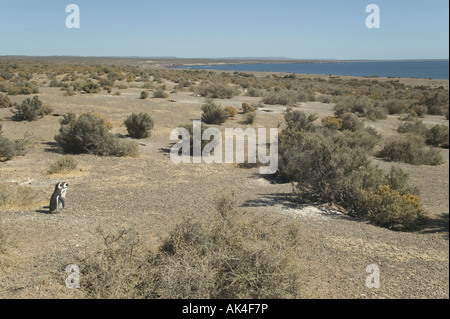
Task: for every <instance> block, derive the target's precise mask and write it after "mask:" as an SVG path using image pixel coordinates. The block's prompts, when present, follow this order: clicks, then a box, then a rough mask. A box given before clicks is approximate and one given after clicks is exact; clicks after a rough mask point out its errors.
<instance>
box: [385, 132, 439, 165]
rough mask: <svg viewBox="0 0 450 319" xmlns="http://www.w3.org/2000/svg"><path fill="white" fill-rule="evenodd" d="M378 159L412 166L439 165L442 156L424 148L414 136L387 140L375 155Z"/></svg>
mask: <svg viewBox="0 0 450 319" xmlns="http://www.w3.org/2000/svg"><path fill="white" fill-rule="evenodd" d="M376 155H377V156H378V157H380V158H384V159H386V160H392V161H396V162H403V163H408V164H413V165H439V164H442V163H443V159H442V156H441V155H440V154H439V152H438V151H436V150H435V149H432V148H429V147H426V146H425V144H424V139H423V138H421V137H420V136H417V135H414V134H403V135H401V136H394V137H391V138H389V139H388V140H387V141H386V142H385V143H384V146H383V148H382V149H381V150H380V151H379V152H378V153H377V154H376Z"/></svg>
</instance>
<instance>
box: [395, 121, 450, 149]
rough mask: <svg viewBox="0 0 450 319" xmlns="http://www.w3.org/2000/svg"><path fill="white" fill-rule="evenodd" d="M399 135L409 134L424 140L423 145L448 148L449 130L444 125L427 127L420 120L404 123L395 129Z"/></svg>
mask: <svg viewBox="0 0 450 319" xmlns="http://www.w3.org/2000/svg"><path fill="white" fill-rule="evenodd" d="M397 131H398V132H399V133H411V134H415V135H418V136H420V137H422V138H424V139H425V143H426V144H428V145H431V146H436V147H439V146H440V147H444V148H448V144H449V128H448V126H445V125H435V126H432V127H429V126H427V125H425V124H424V123H423V121H421V120H416V121H413V122H405V123H404V124H402V125H400V126H399V127H398V129H397Z"/></svg>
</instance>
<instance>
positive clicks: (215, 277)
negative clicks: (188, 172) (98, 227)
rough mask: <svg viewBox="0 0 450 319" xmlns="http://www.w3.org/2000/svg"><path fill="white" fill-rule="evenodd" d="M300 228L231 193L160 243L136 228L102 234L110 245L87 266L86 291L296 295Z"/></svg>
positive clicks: (96, 294) (99, 294) (106, 294)
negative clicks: (245, 206)
mask: <svg viewBox="0 0 450 319" xmlns="http://www.w3.org/2000/svg"><path fill="white" fill-rule="evenodd" d="M297 227H298V226H297V225H296V224H295V222H294V221H287V220H285V219H282V218H277V217H274V216H269V215H262V216H261V215H256V214H253V213H244V212H241V211H238V210H237V209H236V208H235V203H234V201H233V199H232V198H224V199H221V200H219V202H218V203H217V211H216V212H215V213H214V215H213V216H211V217H209V218H206V217H202V218H200V217H198V218H189V219H186V220H184V221H183V222H181V223H180V224H178V225H177V226H176V227H175V228H174V229H173V230H172V231H171V232H170V233H169V235H168V236H167V237H166V238H165V239H163V240H162V243H161V244H160V245H158V247H150V249H149V247H148V246H147V247H139V245H138V243H139V241H138V237H137V236H136V234H133V233H131V232H129V231H121V232H119V233H117V234H114V235H106V234H103V235H102V236H103V239H104V244H105V249H104V250H103V251H101V252H99V253H97V254H95V255H92V256H90V257H88V258H87V259H84V260H82V261H81V263H80V265H81V273H82V274H83V280H82V282H81V285H82V287H81V289H82V290H83V291H84V292H86V294H87V296H88V297H90V298H163V299H185V298H188V299H219V298H226V299H242V298H249V299H250V298H251V299H258V298H279V299H281V298H296V297H299V296H300V293H301V290H300V287H301V282H302V272H301V269H300V267H299V263H298V261H299V255H298V252H299V250H298V245H299V239H298V228H297ZM149 250H150V252H148V251H149Z"/></svg>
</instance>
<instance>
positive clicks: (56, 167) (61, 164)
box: [47, 156, 78, 174]
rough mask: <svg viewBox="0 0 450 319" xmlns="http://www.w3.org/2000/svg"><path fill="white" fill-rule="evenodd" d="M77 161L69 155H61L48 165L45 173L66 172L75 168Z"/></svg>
mask: <svg viewBox="0 0 450 319" xmlns="http://www.w3.org/2000/svg"><path fill="white" fill-rule="evenodd" d="M77 165H78V163H77V161H76V160H75V159H74V158H73V157H71V156H63V157H61V158H60V159H58V160H57V161H55V162H54V163H52V164H51V165H50V168H49V169H48V171H47V174H57V173H66V172H70V171H74V170H75V169H76V168H77Z"/></svg>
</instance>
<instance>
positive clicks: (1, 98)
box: [0, 93, 13, 109]
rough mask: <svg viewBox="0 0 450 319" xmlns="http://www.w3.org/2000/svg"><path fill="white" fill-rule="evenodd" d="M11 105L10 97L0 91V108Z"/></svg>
mask: <svg viewBox="0 0 450 319" xmlns="http://www.w3.org/2000/svg"><path fill="white" fill-rule="evenodd" d="M12 106H13V104H12V102H11V101H10V99H9V98H8V97H7V96H5V95H3V94H1V93H0V109H1V108H8V107H12Z"/></svg>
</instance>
